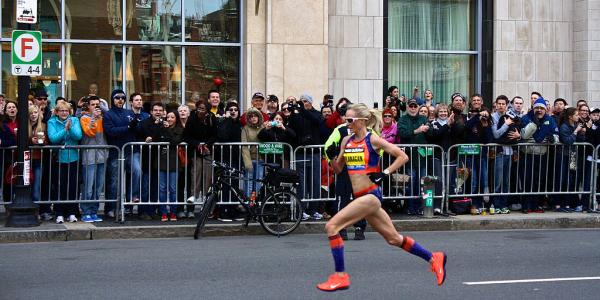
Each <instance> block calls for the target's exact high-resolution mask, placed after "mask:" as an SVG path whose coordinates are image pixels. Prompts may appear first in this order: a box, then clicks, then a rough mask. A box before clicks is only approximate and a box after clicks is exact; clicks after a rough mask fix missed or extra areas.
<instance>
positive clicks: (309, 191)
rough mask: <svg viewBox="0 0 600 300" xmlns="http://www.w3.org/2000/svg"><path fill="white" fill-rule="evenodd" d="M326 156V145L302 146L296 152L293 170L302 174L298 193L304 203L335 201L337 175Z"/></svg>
mask: <svg viewBox="0 0 600 300" xmlns="http://www.w3.org/2000/svg"><path fill="white" fill-rule="evenodd" d="M324 156H325V150H324V145H308V146H300V147H298V148H296V150H295V151H294V161H293V164H292V169H295V170H296V171H298V172H299V173H300V185H299V186H298V190H297V193H298V197H300V199H302V202H311V201H333V200H335V191H334V190H333V184H334V182H335V177H334V176H335V174H334V172H333V168H332V167H331V165H330V164H328V163H327V160H326V159H325V157H324Z"/></svg>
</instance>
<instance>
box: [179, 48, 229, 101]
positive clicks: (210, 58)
mask: <svg viewBox="0 0 600 300" xmlns="http://www.w3.org/2000/svg"><path fill="white" fill-rule="evenodd" d="M185 61H186V66H185V78H186V80H185V89H186V91H185V99H186V100H187V101H191V102H195V101H197V100H199V99H205V98H206V92H208V91H209V90H211V89H218V90H219V91H220V92H221V99H222V100H228V99H230V98H235V99H237V97H238V92H239V90H238V89H239V76H238V74H239V73H238V68H239V63H240V61H239V48H237V47H188V48H186V58H185ZM217 78H218V79H221V80H220V81H219V80H215V79H217ZM220 82H222V83H221V84H220V85H218V86H217V85H215V83H220ZM198 97H200V98H198Z"/></svg>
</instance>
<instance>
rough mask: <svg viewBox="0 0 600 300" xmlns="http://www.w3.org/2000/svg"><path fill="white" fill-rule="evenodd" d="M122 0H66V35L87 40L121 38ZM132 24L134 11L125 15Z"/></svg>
mask: <svg viewBox="0 0 600 300" xmlns="http://www.w3.org/2000/svg"><path fill="white" fill-rule="evenodd" d="M122 7H123V6H122V0H94V1H81V0H65V15H66V19H65V22H66V24H67V25H66V26H67V32H66V37H67V38H72V39H86V40H101V39H106V40H114V39H119V40H120V39H121V37H122V35H123V32H122V30H123V25H122V23H123V22H122V19H123V18H122V12H121V11H122V10H121V9H122ZM125 18H126V23H127V26H128V27H129V26H131V20H132V18H133V13H132V11H128V12H127V14H126V15H125Z"/></svg>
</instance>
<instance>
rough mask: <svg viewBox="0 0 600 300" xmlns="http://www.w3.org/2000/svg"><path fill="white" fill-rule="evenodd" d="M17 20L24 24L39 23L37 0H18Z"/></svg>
mask: <svg viewBox="0 0 600 300" xmlns="http://www.w3.org/2000/svg"><path fill="white" fill-rule="evenodd" d="M16 2H17V7H16V8H17V10H16V14H15V16H17V22H18V23H22V24H35V23H37V6H38V3H37V0H16Z"/></svg>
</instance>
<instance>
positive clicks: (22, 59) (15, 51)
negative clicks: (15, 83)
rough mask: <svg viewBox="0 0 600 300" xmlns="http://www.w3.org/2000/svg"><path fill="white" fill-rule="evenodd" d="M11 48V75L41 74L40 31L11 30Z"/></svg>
mask: <svg viewBox="0 0 600 300" xmlns="http://www.w3.org/2000/svg"><path fill="white" fill-rule="evenodd" d="M11 49H12V51H11V52H12V55H11V57H12V59H11V62H12V67H11V72H12V74H13V75H15V76H41V75H42V32H40V31H27V30H13V32H12V44H11Z"/></svg>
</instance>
